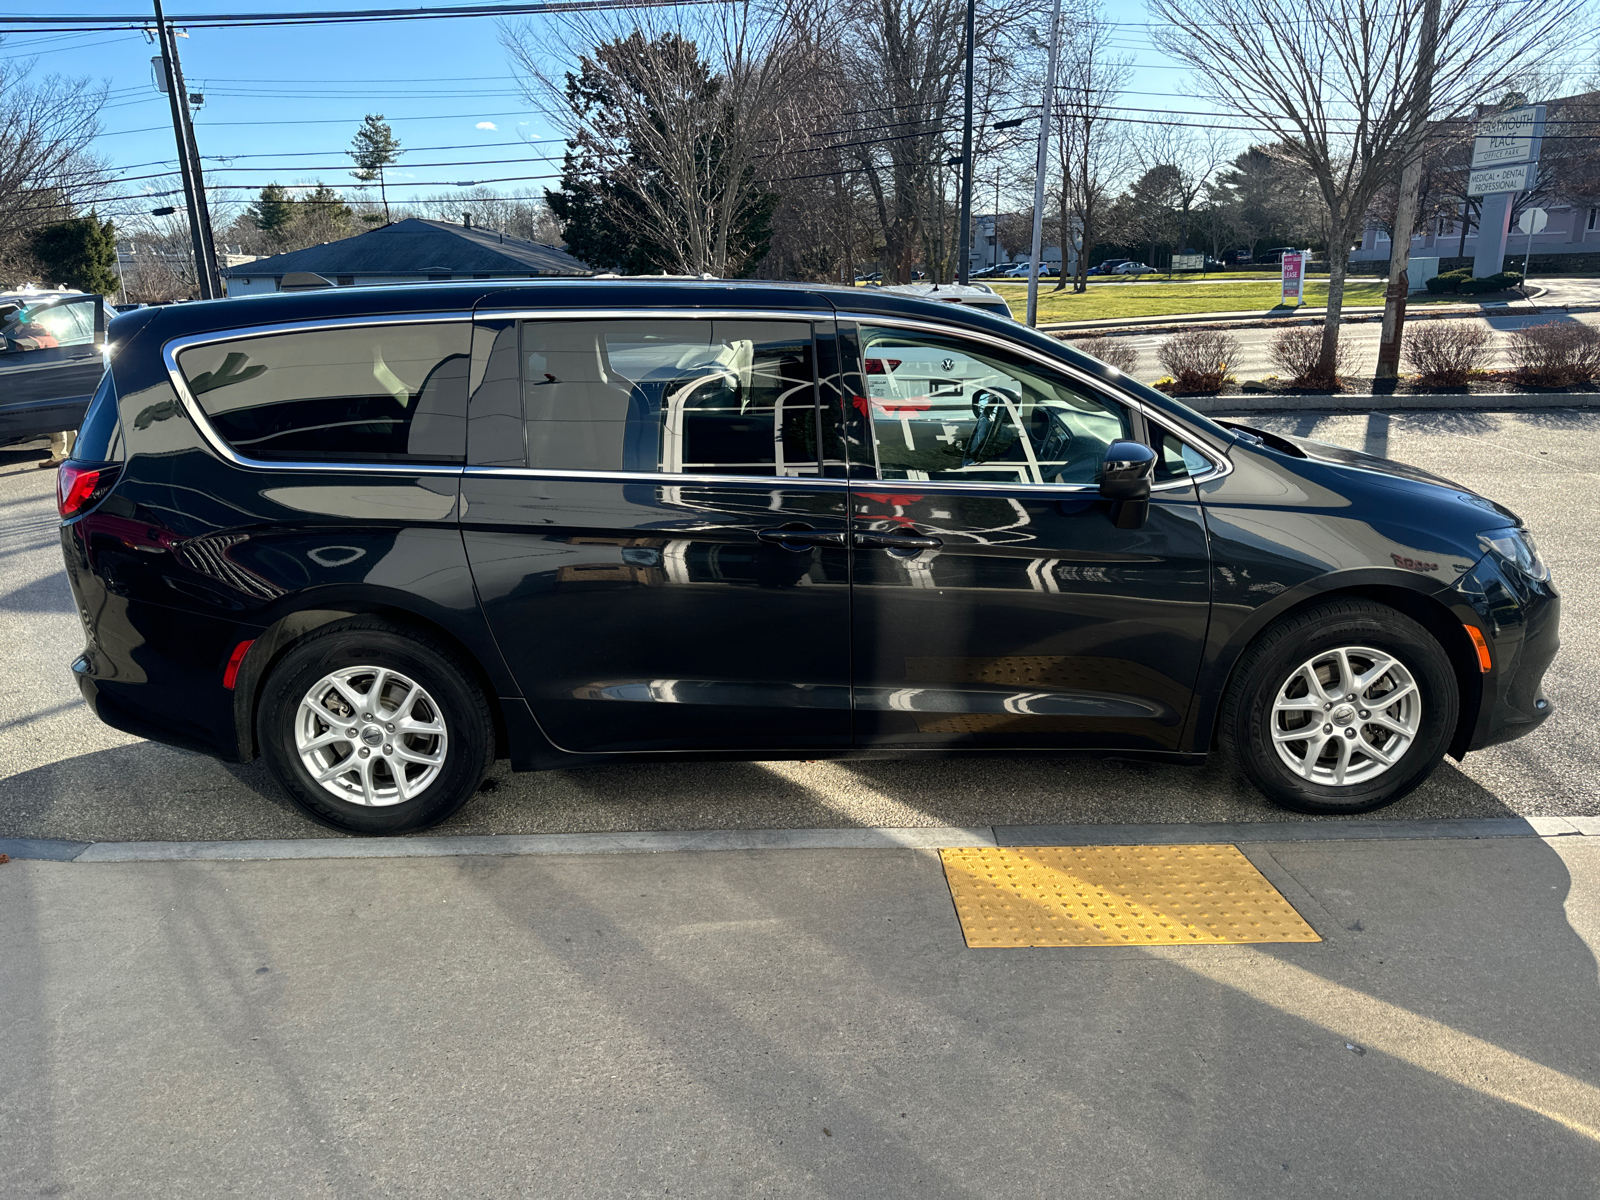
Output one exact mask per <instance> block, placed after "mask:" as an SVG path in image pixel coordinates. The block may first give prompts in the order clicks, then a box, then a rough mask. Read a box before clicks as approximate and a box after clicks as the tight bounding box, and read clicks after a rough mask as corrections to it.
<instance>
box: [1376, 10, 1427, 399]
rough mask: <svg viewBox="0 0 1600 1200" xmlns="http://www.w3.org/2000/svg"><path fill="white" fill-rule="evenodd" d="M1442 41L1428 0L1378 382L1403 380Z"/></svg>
mask: <svg viewBox="0 0 1600 1200" xmlns="http://www.w3.org/2000/svg"><path fill="white" fill-rule="evenodd" d="M1438 42H1439V0H1427V3H1426V4H1425V5H1424V6H1423V10H1422V42H1421V44H1420V45H1419V46H1418V48H1417V73H1416V76H1415V82H1414V84H1413V88H1414V91H1415V97H1416V102H1415V107H1414V108H1413V109H1412V118H1411V121H1412V127H1411V137H1410V138H1409V139H1408V140H1407V150H1408V154H1407V156H1406V162H1405V166H1404V167H1403V168H1402V169H1401V172H1400V194H1399V195H1398V196H1397V197H1396V200H1395V211H1394V232H1393V235H1392V239H1391V241H1390V242H1389V286H1388V287H1387V288H1385V289H1384V293H1383V330H1382V332H1381V333H1380V334H1379V335H1378V366H1377V369H1376V370H1375V371H1374V372H1373V374H1374V376H1375V377H1376V378H1378V379H1398V378H1400V343H1401V341H1402V339H1403V338H1404V335H1405V327H1406V300H1407V298H1408V297H1409V296H1410V293H1411V272H1410V267H1411V230H1412V228H1413V227H1414V226H1415V225H1416V223H1417V193H1418V192H1419V191H1420V190H1421V188H1422V148H1423V145H1424V135H1425V133H1426V130H1427V121H1428V107H1429V103H1430V101H1431V99H1432V96H1433V61H1434V56H1435V50H1436V48H1437V46H1438Z"/></svg>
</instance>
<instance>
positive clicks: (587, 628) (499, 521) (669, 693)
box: [463, 312, 850, 752]
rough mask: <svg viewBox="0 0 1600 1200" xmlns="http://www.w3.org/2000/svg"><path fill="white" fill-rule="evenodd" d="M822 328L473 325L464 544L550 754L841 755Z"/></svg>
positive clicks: (840, 622)
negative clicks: (821, 397)
mask: <svg viewBox="0 0 1600 1200" xmlns="http://www.w3.org/2000/svg"><path fill="white" fill-rule="evenodd" d="M819 324H820V325H821V328H822V332H823V333H825V334H831V314H827V315H826V317H825V315H824V314H822V313H776V314H765V315H761V314H752V315H750V316H729V317H724V316H698V315H695V314H694V313H692V312H689V313H662V314H661V315H651V314H644V315H635V316H626V317H621V316H618V317H608V318H605V319H599V320H596V319H584V318H582V317H581V316H579V317H554V316H543V315H540V314H538V313H531V314H523V315H515V314H503V315H494V314H482V313H480V315H479V317H478V319H477V321H476V325H475V331H474V362H473V392H472V398H471V403H470V407H469V419H468V463H469V465H468V468H467V472H466V476H465V480H464V483H463V532H464V536H465V538H466V545H467V554H468V557H469V560H470V562H471V564H472V570H473V575H474V578H475V580H476V582H477V588H478V592H479V596H480V599H481V602H482V605H483V608H484V612H485V614H486V616H487V618H488V620H489V623H490V626H491V628H492V629H493V630H494V634H495V636H496V638H497V639H498V640H499V643H500V646H501V649H502V651H503V652H504V655H505V657H506V660H507V662H508V664H509V665H510V668H511V670H512V672H513V674H514V675H515V677H516V679H517V682H518V684H519V685H520V687H521V689H522V692H523V695H524V696H525V697H526V698H527V700H528V702H529V704H530V706H531V707H532V709H533V712H534V715H535V716H536V717H537V719H538V720H539V722H540V724H541V726H542V728H543V729H544V731H545V733H546V735H547V736H549V737H550V738H551V740H552V741H553V742H555V744H556V745H558V746H560V747H561V748H563V749H565V750H569V751H577V752H625V751H641V750H745V751H748V750H753V749H754V750H759V749H772V750H786V749H795V748H805V747H816V748H819V749H820V748H828V747H844V746H848V745H849V743H850V708H849V681H850V680H849V636H850V633H849V630H850V594H849V577H848V553H849V551H848V548H847V546H846V545H845V531H846V528H847V522H848V515H847V508H846V502H847V483H846V481H845V480H844V479H842V478H837V477H829V475H828V474H825V470H824V468H825V466H828V463H829V458H830V451H829V450H828V448H827V447H826V445H825V444H824V441H823V436H822V426H821V422H820V420H819V413H818V405H817V389H818V385H817V377H818V371H817V353H818V341H817V328H818V326H819ZM829 344H830V345H831V341H830V343H829ZM832 464H833V467H835V468H836V467H837V466H838V457H837V455H833V456H832ZM830 469H832V468H830ZM833 473H834V474H835V475H837V474H841V473H842V472H840V471H837V470H834V472H833Z"/></svg>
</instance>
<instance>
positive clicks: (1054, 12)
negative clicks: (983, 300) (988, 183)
mask: <svg viewBox="0 0 1600 1200" xmlns="http://www.w3.org/2000/svg"><path fill="white" fill-rule="evenodd" d="M1433 2H1435V3H1436V2H1437V0H1433ZM1060 41H1061V0H1055V3H1054V5H1053V6H1052V7H1051V9H1050V56H1049V59H1048V60H1047V65H1046V67H1045V73H1044V75H1045V82H1044V104H1043V106H1042V107H1041V108H1040V109H1039V159H1038V163H1037V164H1036V166H1035V168H1034V173H1033V258H1032V263H1033V265H1032V268H1031V269H1030V270H1029V272H1028V325H1029V326H1030V327H1037V326H1038V324H1039V255H1040V253H1041V252H1042V251H1043V250H1044V168H1045V157H1046V155H1047V153H1048V152H1049V149H1050V102H1051V101H1052V100H1054V99H1055V95H1056V46H1057V44H1058V43H1059V42H1060Z"/></svg>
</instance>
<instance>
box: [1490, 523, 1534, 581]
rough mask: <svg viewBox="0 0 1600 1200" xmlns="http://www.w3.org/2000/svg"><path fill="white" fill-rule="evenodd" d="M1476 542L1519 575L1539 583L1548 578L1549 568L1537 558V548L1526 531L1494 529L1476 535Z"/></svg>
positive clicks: (1531, 536)
mask: <svg viewBox="0 0 1600 1200" xmlns="http://www.w3.org/2000/svg"><path fill="white" fill-rule="evenodd" d="M1478 542H1479V544H1480V545H1482V546H1483V548H1484V549H1485V550H1487V551H1488V552H1489V553H1490V554H1492V555H1494V556H1495V557H1496V558H1498V559H1499V560H1500V561H1501V562H1502V563H1505V564H1506V565H1507V566H1510V567H1513V568H1515V569H1516V571H1517V572H1518V573H1519V574H1522V575H1526V576H1527V577H1528V578H1529V579H1536V580H1538V581H1539V582H1540V583H1543V582H1544V581H1545V580H1547V579H1549V578H1550V568H1549V567H1547V566H1545V565H1544V559H1542V558H1540V557H1539V547H1538V546H1536V545H1534V544H1533V535H1532V534H1531V533H1529V532H1528V531H1527V530H1526V529H1494V530H1490V531H1489V532H1488V533H1481V534H1479V535H1478Z"/></svg>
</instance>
